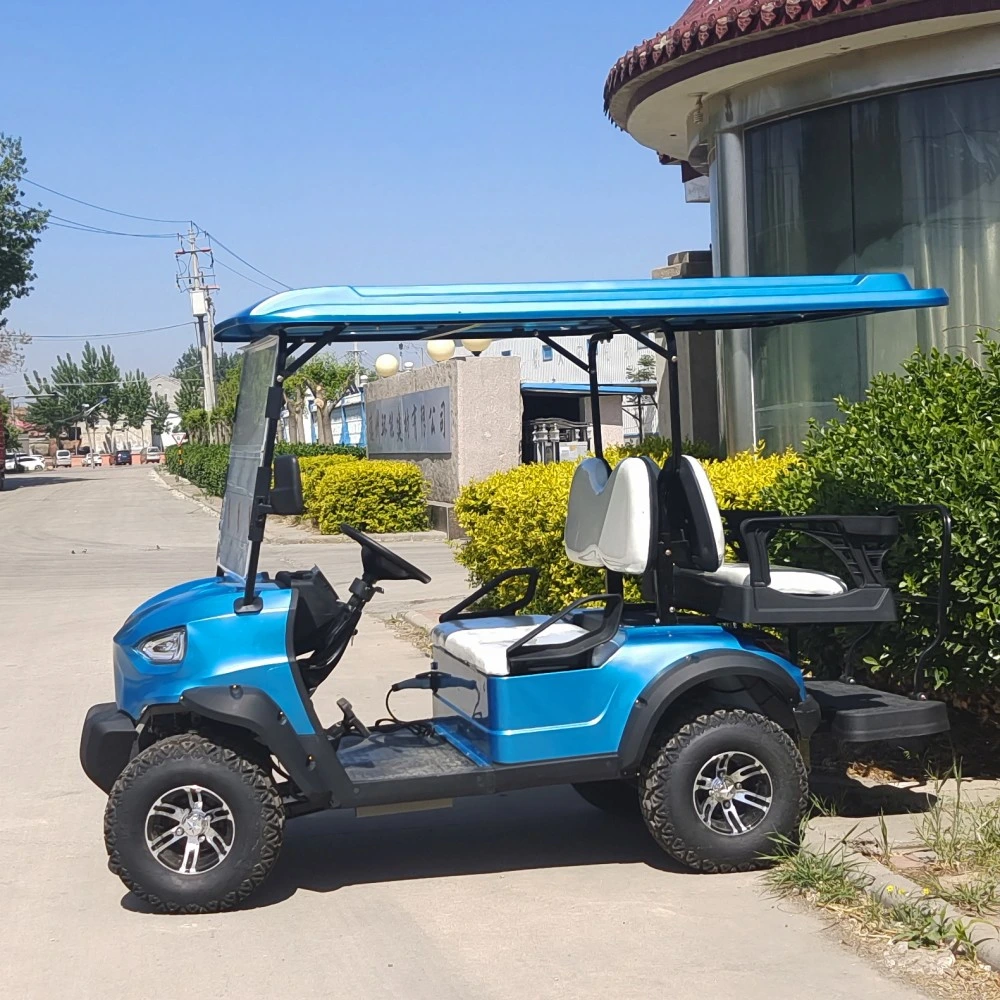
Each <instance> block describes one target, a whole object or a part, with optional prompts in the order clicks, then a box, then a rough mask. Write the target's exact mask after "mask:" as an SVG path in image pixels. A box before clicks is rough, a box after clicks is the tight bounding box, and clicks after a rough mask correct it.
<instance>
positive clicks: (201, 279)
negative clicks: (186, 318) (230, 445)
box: [174, 226, 219, 410]
mask: <svg viewBox="0 0 1000 1000" xmlns="http://www.w3.org/2000/svg"><path fill="white" fill-rule="evenodd" d="M200 253H201V254H205V255H206V256H207V257H208V259H209V260H210V261H211V259H212V248H211V247H199V246H198V231H197V230H196V229H195V228H194V226H191V227H189V228H188V232H187V246H184V244H183V243H182V244H181V247H180V249H179V250H175V251H174V255H175V256H176V258H177V260H178V263H180V262H181V261H182V259H183V258H185V257H186V258H187V267H186V268H184V269H182V270H181V271H180V273H179V274H178V276H177V287H178V288H180V289H181V291H186V292H187V293H188V294H189V295H190V297H191V314H192V315H193V316H194V319H195V324H196V326H197V331H198V335H197V340H198V350H199V352H200V354H201V374H202V378H203V380H204V384H205V409H206V410H214V409H215V402H216V400H215V349H214V347H213V343H212V338H213V336H214V334H215V323H214V316H215V312H214V308H213V305H212V295H211V293H212V292H214V291H218V288H219V286H218V285H216V284H208V283H207V282H206V280H205V279H206V278H209V279H213V278H214V275H213V274H211V273H210V272H205V271H202V268H201V263H200V262H199V260H198V254H200Z"/></svg>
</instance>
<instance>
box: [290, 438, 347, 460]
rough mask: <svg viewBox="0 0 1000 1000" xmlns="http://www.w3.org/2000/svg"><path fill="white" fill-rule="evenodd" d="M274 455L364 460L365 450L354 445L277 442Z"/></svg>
mask: <svg viewBox="0 0 1000 1000" xmlns="http://www.w3.org/2000/svg"><path fill="white" fill-rule="evenodd" d="M274 453H275V455H298V457H299V458H314V457H316V456H317V455H348V456H349V457H351V458H364V457H365V454H366V452H365V449H364V448H361V447H359V446H358V445H356V444H292V443H291V442H289V441H279V442H278V443H277V444H276V445H275V446H274Z"/></svg>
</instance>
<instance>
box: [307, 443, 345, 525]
mask: <svg viewBox="0 0 1000 1000" xmlns="http://www.w3.org/2000/svg"><path fill="white" fill-rule="evenodd" d="M357 461H358V459H357V458H355V457H354V456H353V455H312V456H306V457H305V458H300V459H299V471H300V472H301V474H302V496H303V498H304V500H305V506H306V510H305V516H306V517H308V518H311V519H312V520H313V521H318V520H319V509H318V507H317V505H316V495H317V487H318V486H319V483H320V481H321V480H322V479H323V477H324V476H325V475H326V474H327V472H328V471H329V470H330V469H332V468H333V467H334V466H335V465H341V464H343V463H344V462H357Z"/></svg>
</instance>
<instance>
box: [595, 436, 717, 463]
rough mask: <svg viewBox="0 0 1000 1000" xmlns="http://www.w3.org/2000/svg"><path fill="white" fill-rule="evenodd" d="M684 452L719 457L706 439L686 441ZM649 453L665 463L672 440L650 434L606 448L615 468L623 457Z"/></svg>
mask: <svg viewBox="0 0 1000 1000" xmlns="http://www.w3.org/2000/svg"><path fill="white" fill-rule="evenodd" d="M684 454H685V455H693V456H694V457H695V458H701V459H708V458H718V457H719V454H718V451H717V450H716V449H715V448H713V447H712V446H711V445H710V444H706V443H705V442H704V441H685V442H684ZM642 455H647V456H648V457H649V458H651V459H652V460H653V461H654V462H656V464H657V465H663V463H664V462H666V460H667V459H668V458H669V457H670V440H669V438H662V437H660V436H659V435H658V434H649V435H647V436H646V437H644V438H643V439H642V440H641V441H634V442H632V443H631V444H624V445H617V444H611V445H608V447H607V448H605V449H604V457H605V458H606V459H607V460H608V463H609V464H610V466H611V468H612V469H613V468H614V467H615V466H616V465H617V464H618V463H619V462H620V461H621V460H622V459H623V458H630V457H636V456H642Z"/></svg>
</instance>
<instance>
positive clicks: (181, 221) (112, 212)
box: [21, 177, 190, 225]
mask: <svg viewBox="0 0 1000 1000" xmlns="http://www.w3.org/2000/svg"><path fill="white" fill-rule="evenodd" d="M21 179H22V180H23V181H24V183H25V184H31V185H32V186H33V187H36V188H41V189H42V190H43V191H48V192H49V194H54V195H56V196H57V197H58V198H65V199H66V200H67V201H75V202H76V203H77V204H78V205H86V206H87V208H96V209H97V211H98V212H107V213H108V214H109V215H120V216H122V217H123V218H125V219H138V220H139V221H140V222H166V223H168V224H171V225H172V224H177V225H187V223H188V222H189V221H190V220H188V219H154V218H151V217H150V216H148V215H132V214H131V213H130V212H118V211H116V210H115V209H113V208H105V207H104V206H103V205H95V204H94V203H93V202H91V201H84V200H83V199H82V198H74V197H73V196H72V195H70V194H63V193H62V191H57V190H56V189H55V188H50V187H46V186H45V185H44V184H39V183H38V181H33V180H29V179H28V178H27V177H22V178H21Z"/></svg>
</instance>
